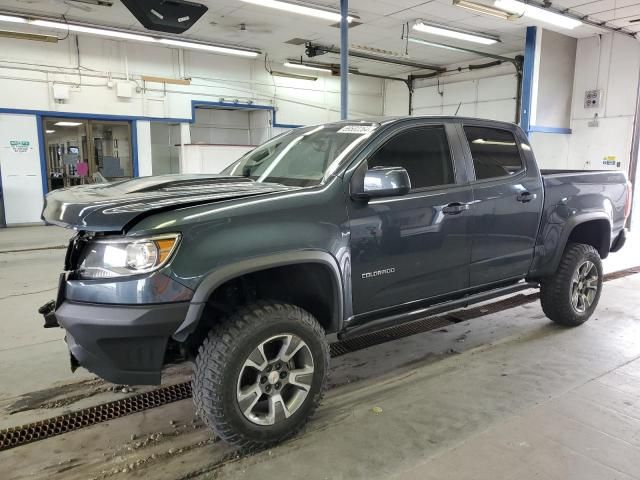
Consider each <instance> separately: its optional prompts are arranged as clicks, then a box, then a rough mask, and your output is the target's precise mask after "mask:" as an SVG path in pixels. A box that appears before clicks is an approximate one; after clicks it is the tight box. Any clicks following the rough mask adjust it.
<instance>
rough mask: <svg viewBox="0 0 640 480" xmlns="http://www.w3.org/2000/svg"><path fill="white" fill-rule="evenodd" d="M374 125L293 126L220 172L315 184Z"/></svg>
mask: <svg viewBox="0 0 640 480" xmlns="http://www.w3.org/2000/svg"><path fill="white" fill-rule="evenodd" d="M376 128H378V125H377V124H373V123H367V122H358V123H352V124H345V123H336V124H328V125H321V126H318V127H302V128H296V129H294V130H291V131H289V132H286V133H284V134H282V135H279V136H277V137H275V138H272V139H271V140H269V141H268V142H267V143H265V144H263V145H261V146H260V147H258V148H256V149H255V150H252V151H251V152H249V153H247V154H246V155H245V156H243V157H242V158H240V159H239V160H237V161H236V162H234V163H232V164H231V165H229V166H228V167H227V168H225V169H224V170H223V171H222V174H224V175H237V176H243V177H248V178H252V179H254V180H256V181H257V182H271V183H280V184H283V185H292V186H299V187H306V186H312V185H319V184H320V183H321V182H322V179H323V178H324V177H325V176H326V175H327V174H329V173H330V172H331V169H332V168H333V167H332V165H333V164H334V162H336V161H338V160H339V159H340V158H341V157H342V156H343V155H344V154H346V153H348V152H349V151H350V149H351V148H353V147H354V146H355V145H357V144H358V142H360V141H362V140H364V139H365V138H366V136H367V135H368V134H369V133H371V132H373V131H374V130H375V129H376Z"/></svg>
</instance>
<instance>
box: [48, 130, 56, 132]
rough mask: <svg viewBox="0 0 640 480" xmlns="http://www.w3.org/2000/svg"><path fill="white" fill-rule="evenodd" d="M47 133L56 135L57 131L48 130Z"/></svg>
mask: <svg viewBox="0 0 640 480" xmlns="http://www.w3.org/2000/svg"><path fill="white" fill-rule="evenodd" d="M46 132H47V133H56V131H55V130H46Z"/></svg>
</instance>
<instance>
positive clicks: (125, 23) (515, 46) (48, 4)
mask: <svg viewBox="0 0 640 480" xmlns="http://www.w3.org/2000/svg"><path fill="white" fill-rule="evenodd" d="M199 1H201V2H202V3H204V4H206V5H207V7H208V8H209V10H208V12H207V13H206V14H205V15H204V17H203V18H202V19H201V20H200V21H199V22H198V23H197V24H196V25H195V26H194V27H193V28H192V29H191V30H190V31H188V32H187V33H186V34H185V35H183V36H184V37H185V38H193V39H198V40H202V41H211V42H221V43H227V44H232V45H234V44H236V45H244V46H247V47H256V48H260V49H261V50H263V51H264V52H266V53H268V55H269V58H270V59H272V61H273V62H274V65H275V64H278V63H280V62H282V61H283V60H285V59H286V58H287V57H297V56H302V55H304V45H299V46H295V45H288V44H286V43H284V42H286V41H287V40H290V39H292V38H302V39H306V40H313V41H316V42H318V43H325V44H332V45H335V44H338V43H339V41H340V31H339V29H338V28H335V27H333V26H331V25H330V23H329V22H327V21H326V20H321V19H316V18H313V17H306V16H301V15H295V14H289V13H286V12H282V11H277V10H273V9H270V8H266V7H261V6H258V5H253V4H247V3H244V2H241V1H239V0H199ZM309 1H312V2H313V3H316V4H320V5H324V6H327V7H332V8H335V9H337V8H338V6H339V1H338V0H309ZM475 1H478V2H482V3H486V4H488V5H490V4H491V3H492V2H491V0H475ZM553 5H554V6H555V7H565V8H571V9H572V11H574V12H577V13H581V14H585V15H586V14H589V15H592V16H593V18H599V19H602V20H608V21H615V22H616V24H618V25H623V26H625V28H627V26H628V28H629V30H633V31H637V30H640V25H637V24H629V23H628V20H629V19H632V18H634V16H640V0H595V1H590V2H589V1H586V0H558V1H557V2H556V1H554V2H553ZM0 9H1V10H10V11H18V12H23V13H32V14H44V15H51V16H56V17H61V16H62V15H64V16H65V17H66V18H67V19H69V20H77V21H84V22H91V23H96V24H99V25H105V26H112V27H121V28H131V29H135V30H140V31H142V30H143V28H142V26H141V25H140V24H139V23H138V21H137V20H136V19H135V18H134V17H133V15H131V13H130V12H129V11H128V10H127V9H126V8H125V7H124V6H123V5H122V3H121V2H120V1H118V0H113V6H112V7H100V6H94V5H89V4H86V3H80V4H77V6H74V2H73V1H72V0H71V1H66V2H65V1H63V0H0ZM350 10H351V12H352V13H354V14H356V15H358V16H359V17H360V18H359V20H358V21H359V22H362V24H361V25H358V26H355V27H353V28H351V29H350V40H351V43H352V44H358V45H365V46H368V47H375V48H379V49H385V50H391V51H397V52H400V53H401V52H403V51H404V49H405V42H404V41H403V40H401V38H400V36H401V33H402V26H403V24H404V23H405V22H413V21H415V20H417V19H420V18H422V19H424V20H426V21H433V22H439V23H443V24H445V25H450V26H452V27H457V28H462V29H466V30H472V31H478V32H480V33H488V34H492V35H498V36H500V38H501V40H502V42H501V43H498V44H496V45H490V46H479V45H477V44H470V43H466V42H458V43H456V42H455V41H454V40H451V39H447V38H445V37H435V36H429V35H426V34H416V36H419V37H421V38H428V39H431V40H435V41H439V42H441V43H449V44H452V45H460V46H463V47H467V48H474V49H476V50H481V51H485V52H487V53H494V54H510V55H512V54H514V53H517V52H522V51H523V50H524V37H525V32H526V27H527V26H528V25H539V26H543V27H545V28H549V29H552V30H555V31H558V32H559V33H564V34H566V35H571V36H574V37H577V38H580V37H586V36H590V35H593V34H594V33H598V32H602V30H599V29H597V28H594V27H588V26H582V27H579V28H576V29H575V30H572V31H568V30H562V29H556V28H553V27H551V26H549V25H545V24H542V23H534V22H531V21H530V20H528V19H526V18H520V19H518V20H516V21H507V20H501V19H498V18H495V17H490V16H486V15H479V14H474V13H473V12H470V11H468V10H465V9H462V8H459V7H455V6H453V4H452V0H427V1H425V0H351V1H350ZM616 19H617V21H616ZM412 34H414V33H412ZM409 53H410V58H411V59H412V60H413V61H416V62H423V63H429V64H435V65H450V64H453V63H460V62H466V61H469V60H477V59H478V57H477V56H474V55H472V54H467V53H462V52H453V51H447V50H442V49H437V48H426V47H422V46H419V45H414V44H412V45H411V46H410V49H409ZM315 61H320V62H327V63H337V56H335V55H333V56H331V55H324V56H320V57H317V58H315ZM353 63H354V65H358V68H360V69H361V70H362V71H370V72H371V73H377V74H405V73H407V72H408V71H411V70H412V68H407V67H402V66H394V65H388V64H383V63H379V62H372V61H366V60H365V61H362V60H354V62H353ZM274 68H275V67H274Z"/></svg>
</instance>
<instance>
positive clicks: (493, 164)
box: [464, 126, 524, 180]
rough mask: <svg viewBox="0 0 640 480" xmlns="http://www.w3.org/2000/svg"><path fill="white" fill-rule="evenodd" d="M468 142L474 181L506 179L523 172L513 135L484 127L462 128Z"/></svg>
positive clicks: (506, 131)
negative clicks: (473, 169) (474, 171)
mask: <svg viewBox="0 0 640 480" xmlns="http://www.w3.org/2000/svg"><path fill="white" fill-rule="evenodd" d="M464 133H465V134H466V135H467V140H468V141H469V148H470V149H471V156H472V157H473V166H474V168H475V170H476V179H477V180H482V179H485V178H497V177H506V176H509V175H513V174H515V173H518V172H521V171H522V170H523V168H524V167H523V165H522V158H520V151H519V150H518V145H517V143H516V139H515V137H514V136H513V133H511V132H509V131H508V130H500V129H497V128H486V127H468V126H467V127H464Z"/></svg>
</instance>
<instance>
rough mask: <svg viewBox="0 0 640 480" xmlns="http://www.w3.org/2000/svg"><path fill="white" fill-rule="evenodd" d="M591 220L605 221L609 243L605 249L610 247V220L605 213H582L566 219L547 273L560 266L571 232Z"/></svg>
mask: <svg viewBox="0 0 640 480" xmlns="http://www.w3.org/2000/svg"><path fill="white" fill-rule="evenodd" d="M593 220H606V222H607V224H608V225H609V232H608V240H607V241H608V242H609V243H608V244H607V245H606V247H607V248H609V247H610V242H611V218H610V217H609V216H608V215H607V214H606V213H605V212H591V213H583V214H578V215H575V216H573V217H571V218H569V219H567V221H566V223H565V224H564V226H563V228H562V233H561V236H560V241H559V243H558V245H557V247H556V248H555V250H554V254H553V259H552V261H551V264H550V271H549V273H553V272H555V271H556V270H557V268H558V265H560V260H561V259H562V254H563V253H564V250H565V248H566V247H567V242H568V241H569V237H570V236H571V233H572V232H573V230H574V229H575V228H576V227H577V226H578V225H582V224H583V223H587V222H591V221H593ZM596 250H598V251H599V250H600V248H597V249H596Z"/></svg>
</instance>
